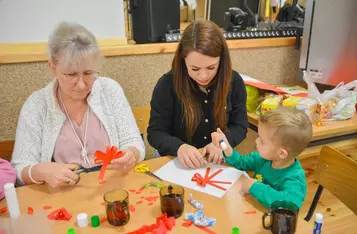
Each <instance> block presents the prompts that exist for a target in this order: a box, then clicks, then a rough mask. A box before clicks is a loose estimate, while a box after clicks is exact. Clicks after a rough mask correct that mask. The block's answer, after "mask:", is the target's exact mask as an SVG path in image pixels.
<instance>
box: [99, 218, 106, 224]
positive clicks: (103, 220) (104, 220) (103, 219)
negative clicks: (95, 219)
mask: <svg viewBox="0 0 357 234" xmlns="http://www.w3.org/2000/svg"><path fill="white" fill-rule="evenodd" d="M107 221H108V219H107V218H105V217H104V218H102V219H101V220H100V221H99V222H100V223H105V222H107Z"/></svg>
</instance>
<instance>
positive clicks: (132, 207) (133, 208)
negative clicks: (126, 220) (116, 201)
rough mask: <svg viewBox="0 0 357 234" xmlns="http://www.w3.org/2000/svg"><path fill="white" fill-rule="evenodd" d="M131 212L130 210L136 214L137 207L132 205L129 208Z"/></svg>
mask: <svg viewBox="0 0 357 234" xmlns="http://www.w3.org/2000/svg"><path fill="white" fill-rule="evenodd" d="M129 210H130V212H133V213H134V212H135V206H133V205H130V206H129Z"/></svg>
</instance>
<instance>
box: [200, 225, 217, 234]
mask: <svg viewBox="0 0 357 234" xmlns="http://www.w3.org/2000/svg"><path fill="white" fill-rule="evenodd" d="M196 227H197V228H198V229H201V230H202V231H204V232H206V233H208V234H217V233H216V232H214V231H212V230H210V229H208V228H207V227H200V226H196Z"/></svg>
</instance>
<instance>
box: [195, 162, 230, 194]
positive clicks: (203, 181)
mask: <svg viewBox="0 0 357 234" xmlns="http://www.w3.org/2000/svg"><path fill="white" fill-rule="evenodd" d="M210 171H211V168H209V167H208V168H207V169H206V173H205V177H202V175H200V174H199V173H195V174H194V175H193V177H192V178H191V181H194V182H196V183H197V185H200V186H202V187H206V185H207V184H209V185H211V186H213V187H216V188H218V189H221V190H223V191H226V190H227V189H226V188H223V187H221V186H219V185H217V184H232V182H226V181H214V180H212V179H213V178H214V177H215V176H217V175H218V174H219V173H221V172H222V171H223V169H219V170H217V171H216V172H215V173H213V174H212V175H209V173H210Z"/></svg>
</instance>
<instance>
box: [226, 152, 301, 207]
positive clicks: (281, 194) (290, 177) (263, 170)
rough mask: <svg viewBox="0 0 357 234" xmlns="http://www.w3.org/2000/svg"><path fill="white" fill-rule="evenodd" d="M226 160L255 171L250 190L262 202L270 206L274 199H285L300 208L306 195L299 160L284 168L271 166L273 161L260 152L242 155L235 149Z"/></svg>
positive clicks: (239, 168) (238, 167) (237, 166)
mask: <svg viewBox="0 0 357 234" xmlns="http://www.w3.org/2000/svg"><path fill="white" fill-rule="evenodd" d="M225 159H226V162H227V163H228V164H230V165H232V166H234V167H235V168H237V169H238V170H244V171H254V172H255V173H254V179H256V180H258V181H260V182H255V183H254V184H253V185H252V186H251V187H250V190H249V193H250V194H252V195H253V196H254V197H255V198H256V199H257V200H258V201H259V202H260V203H262V204H263V205H264V206H265V207H268V208H270V205H271V204H272V203H273V202H274V201H278V200H283V201H290V202H293V203H294V204H296V205H297V206H298V207H299V209H300V208H301V206H302V203H303V201H304V200H305V197H306V178H305V172H304V170H303V169H302V167H301V164H300V162H299V161H298V160H295V163H294V164H292V165H291V166H289V167H287V168H283V169H274V168H272V167H271V161H268V160H265V159H263V158H262V157H261V156H260V154H259V153H258V152H252V153H250V154H249V156H244V155H240V154H239V153H238V152H237V151H235V150H233V154H232V156H230V157H229V158H227V157H225Z"/></svg>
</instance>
